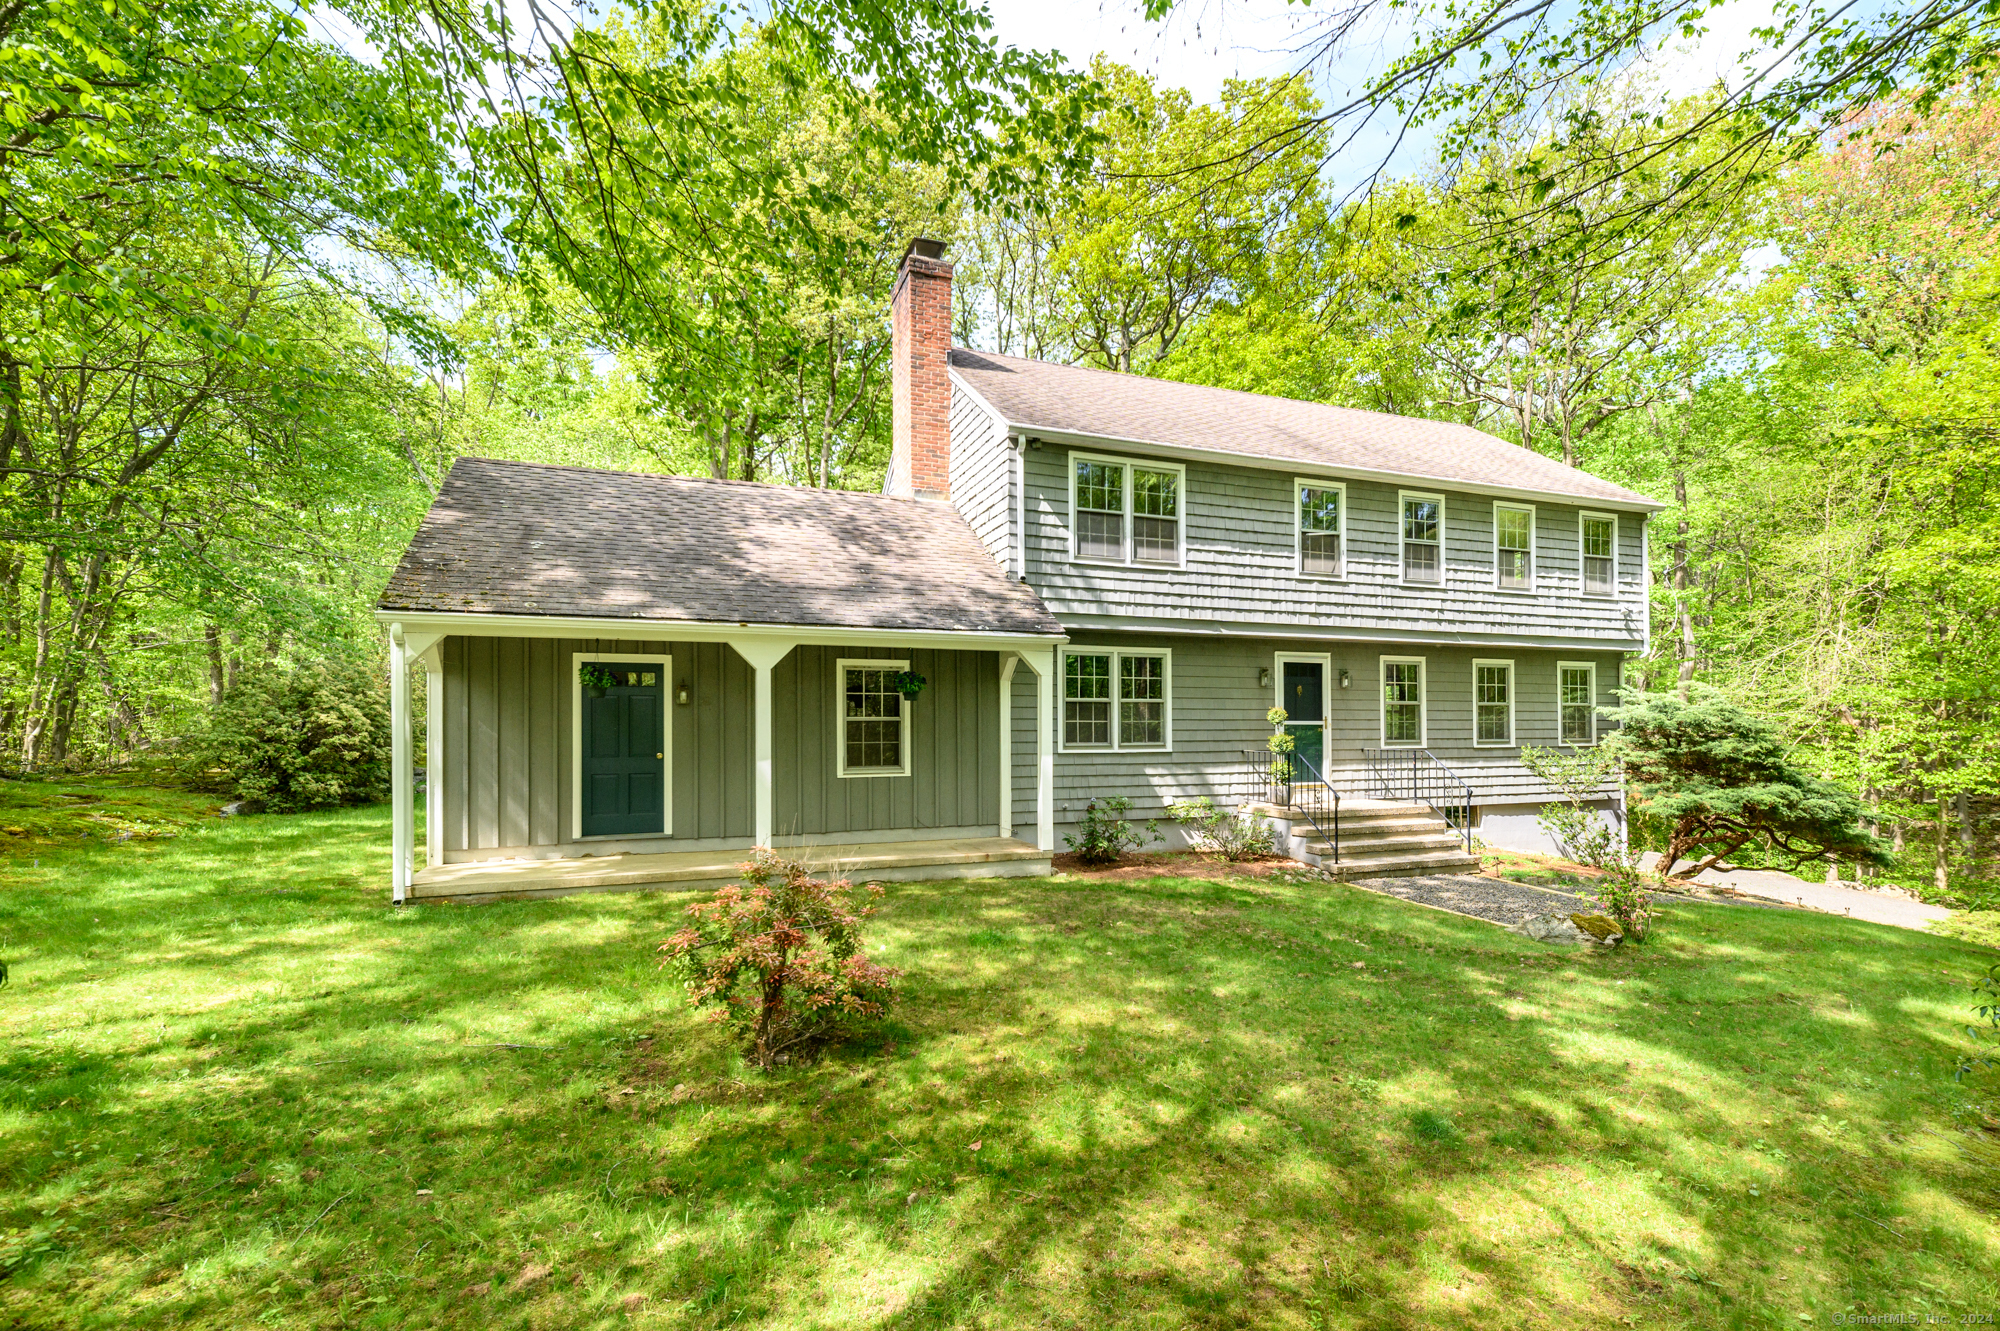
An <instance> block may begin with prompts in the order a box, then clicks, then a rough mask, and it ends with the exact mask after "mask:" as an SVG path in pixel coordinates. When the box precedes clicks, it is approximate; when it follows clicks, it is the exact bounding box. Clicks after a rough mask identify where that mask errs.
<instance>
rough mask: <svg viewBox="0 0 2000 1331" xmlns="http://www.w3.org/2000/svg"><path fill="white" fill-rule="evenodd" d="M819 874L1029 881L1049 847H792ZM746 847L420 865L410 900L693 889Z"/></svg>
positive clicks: (949, 843)
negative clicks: (1017, 879)
mask: <svg viewBox="0 0 2000 1331" xmlns="http://www.w3.org/2000/svg"><path fill="white" fill-rule="evenodd" d="M784 853H785V854H788V855H796V856H797V857H798V858H800V859H802V860H804V861H805V862H806V863H807V864H808V865H810V866H811V867H812V868H813V869H814V870H815V871H817V872H821V873H833V874H839V875H841V876H842V877H846V878H854V879H858V880H867V879H875V880H879V881H884V882H888V881H895V880H918V879H929V878H1025V877H1031V876H1033V875H1036V874H1046V873H1048V872H1050V865H1049V852H1048V851H1044V850H1037V849H1036V848H1035V847H1034V846H1033V845H1032V844H1030V843H1028V842H1026V841H1018V840H1015V839H1014V838H1012V837H964V838H956V839H952V840H945V841H878V842H869V843H866V844H859V845H857V844H847V845H841V844H838V843H828V844H826V845H819V846H810V847H787V848H784ZM749 858H750V852H749V851H748V850H747V849H737V850H691V851H676V852H673V853H671V854H666V855H590V856H582V857H579V858H576V859H564V860H498V861H494V860H488V861H485V862H483V863H474V864H437V865H430V866H427V867H425V868H422V869H419V870H418V871H417V873H416V877H415V878H414V879H413V880H412V882H411V884H410V899H411V900H413V901H428V900H437V899H440V898H452V899H455V900H460V901H496V900H501V899H504V898H509V897H555V896H567V895H569V894H570V893H573V892H627V891H638V890H641V889H645V888H678V889H696V888H705V887H716V886H720V885H721V884H723V883H729V882H734V881H736V866H737V865H739V864H741V863H743V862H744V861H745V860H747V859H749Z"/></svg>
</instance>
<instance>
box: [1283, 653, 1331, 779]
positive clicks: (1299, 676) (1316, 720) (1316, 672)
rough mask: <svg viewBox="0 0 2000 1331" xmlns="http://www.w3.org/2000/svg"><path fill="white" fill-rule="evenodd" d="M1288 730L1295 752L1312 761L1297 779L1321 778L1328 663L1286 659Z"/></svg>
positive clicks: (1285, 678) (1323, 764) (1323, 769)
mask: <svg viewBox="0 0 2000 1331" xmlns="http://www.w3.org/2000/svg"><path fill="white" fill-rule="evenodd" d="M1284 681H1285V717H1286V720H1285V731H1286V733H1287V734H1289V735H1290V736H1291V737H1292V752H1294V753H1296V754H1298V756H1299V757H1301V758H1303V759H1305V760H1306V763H1308V764H1310V766H1308V767H1304V768H1303V769H1302V770H1301V771H1300V772H1299V774H1298V776H1297V778H1296V779H1297V780H1300V781H1317V780H1319V779H1320V778H1319V776H1317V775H1315V773H1323V772H1325V771H1326V667H1325V666H1324V665H1323V664H1321V663H1320V662H1318V661H1287V662H1285V674H1284Z"/></svg>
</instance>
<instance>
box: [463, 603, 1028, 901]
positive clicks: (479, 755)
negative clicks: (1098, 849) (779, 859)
mask: <svg viewBox="0 0 2000 1331" xmlns="http://www.w3.org/2000/svg"><path fill="white" fill-rule="evenodd" d="M440 650H441V652H442V656H443V660H442V665H443V674H444V681H443V682H444V698H443V713H444V717H443V721H444V724H443V739H444V756H445V762H444V770H443V772H441V773H430V774H429V779H431V780H440V781H442V783H443V786H442V790H443V796H444V799H443V805H444V820H443V827H442V829H441V832H442V835H443V842H444V853H445V859H446V860H447V862H453V863H457V862H464V861H467V860H478V859H496V858H517V857H526V858H558V857H561V856H566V855H582V854H586V853H595V854H614V853H618V852H620V851H624V850H635V851H646V850H651V851H667V850H682V849H686V850H699V849H711V848H717V847H720V846H725V845H730V844H740V845H744V846H747V845H748V844H749V841H750V836H751V832H752V819H753V808H752V788H751V764H752V757H753V743H754V734H755V731H754V716H753V711H752V688H753V683H754V676H753V673H752V671H751V669H750V667H749V666H748V665H747V664H746V663H745V662H744V661H743V658H741V657H740V656H738V655H737V654H736V653H735V652H734V651H733V650H731V649H730V648H729V647H728V646H727V645H725V644H722V643H687V642H671V641H633V640H628V639H568V638H488V637H459V636H454V637H449V638H446V639H445V640H444V642H443V643H442V644H441V647H440ZM577 652H583V653H586V654H588V653H599V652H601V653H604V654H607V655H612V654H616V655H625V656H659V657H662V658H664V657H667V656H671V657H672V658H673V672H672V674H671V676H670V677H669V678H668V679H667V681H666V684H667V696H668V705H667V717H668V724H669V725H670V726H671V727H672V739H673V745H672V749H671V753H672V759H671V762H672V771H671V772H670V774H669V779H670V781H671V789H672V800H673V830H672V832H671V833H670V834H669V835H667V836H664V837H636V838H619V839H616V840H612V841H607V840H604V839H590V840H578V839H577V838H576V836H575V834H574V832H575V829H574V827H573V826H572V822H571V818H572V813H571V802H570V801H571V773H572V769H573V761H572V756H571V729H572V727H571V710H570V709H571V707H572V706H573V702H574V698H575V691H574V688H573V681H572V677H571V666H572V661H573V654H574V653H577ZM889 655H890V653H888V652H886V651H884V650H882V649H879V648H864V647H852V648H838V647H798V648H795V649H794V650H793V651H792V653H791V654H790V655H789V656H787V657H786V658H785V660H784V661H782V662H780V663H779V665H778V667H777V668H776V669H775V670H774V671H773V672H772V681H771V682H772V721H773V726H772V729H773V738H774V745H773V759H774V763H773V768H774V770H773V781H772V796H773V815H774V820H773V832H774V835H775V838H776V839H777V840H778V841H779V842H780V843H781V844H782V843H783V842H784V841H785V840H786V839H788V838H790V837H805V838H811V837H816V836H824V835H854V834H860V835H863V836H870V835H875V834H882V835H883V836H885V837H886V834H893V833H899V832H908V833H910V835H909V836H908V837H907V838H906V839H910V840H920V839H922V838H923V836H924V835H925V834H926V833H930V832H931V829H934V828H946V829H955V830H960V831H959V834H962V835H987V836H991V835H993V834H994V829H996V828H997V819H998V810H999V782H1000V775H999V762H1000V757H999V724H1000V720H999V666H998V663H997V660H996V657H995V654H994V653H992V652H949V651H942V652H941V651H913V652H909V653H907V655H906V657H898V658H897V659H908V660H909V661H910V662H911V668H912V669H915V670H918V671H921V672H922V673H924V674H925V675H927V676H928V677H929V678H930V681H931V686H930V688H928V689H926V690H925V692H924V694H923V697H922V698H921V699H920V700H919V701H918V702H917V704H916V706H915V708H914V710H913V712H912V717H911V735H910V738H911V762H912V769H911V771H912V774H911V776H909V777H901V778H897V777H867V778H861V777H850V778H841V777H839V776H838V775H837V774H836V768H835V752H834V748H833V744H834V733H835V732H834V725H835V716H836V712H835V706H836V703H835V689H836V683H835V679H834V665H833V663H834V662H835V661H836V660H838V659H840V658H842V657H885V656H889ZM681 684H686V685H687V686H688V688H689V691H690V695H691V701H690V702H689V704H688V705H687V706H680V705H678V704H676V703H675V702H674V701H673V696H674V693H675V691H676V690H677V689H678V688H679V686H680V685H681ZM1030 711H1031V712H1032V706H1031V707H1030ZM1030 737H1031V738H1032V732H1030ZM1030 799H1031V800H1032V792H1031V794H1030ZM1032 821H1033V820H1032V817H1031V818H1030V826H1032ZM931 834H933V835H935V833H931Z"/></svg>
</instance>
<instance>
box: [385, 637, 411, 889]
mask: <svg viewBox="0 0 2000 1331" xmlns="http://www.w3.org/2000/svg"><path fill="white" fill-rule="evenodd" d="M414 783H415V773H414V772H413V771H412V770H411V763H410V662H409V657H408V655H407V654H406V652H405V651H404V643H403V626H402V625H401V624H391V625H390V626H389V800H390V804H389V808H390V814H389V829H390V830H389V854H390V862H391V867H390V871H389V889H390V899H391V900H392V901H394V902H395V904H397V905H398V906H400V905H402V904H403V901H404V899H405V898H406V897H407V896H408V895H409V888H410V843H411V841H412V839H413V837H412V828H411V826H410V824H411V823H412V822H413V821H414V819H413V818H412V816H411V815H412V814H413V813H414V810H413V809H412V808H411V807H410V787H411V786H412V785H413V784H414Z"/></svg>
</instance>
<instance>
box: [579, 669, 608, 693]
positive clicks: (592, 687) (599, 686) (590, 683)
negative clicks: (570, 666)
mask: <svg viewBox="0 0 2000 1331" xmlns="http://www.w3.org/2000/svg"><path fill="white" fill-rule="evenodd" d="M576 673H577V678H578V679H580V680H582V681H583V687H584V688H585V689H587V690H589V692H590V696H591V697H593V698H602V697H603V696H604V694H605V691H606V690H607V689H609V688H610V687H611V686H612V685H614V684H616V683H617V682H618V676H616V675H614V674H612V673H611V672H610V671H609V670H607V669H605V668H604V667H603V666H601V665H586V666H583V667H580V668H579V669H578V670H577V672H576Z"/></svg>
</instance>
